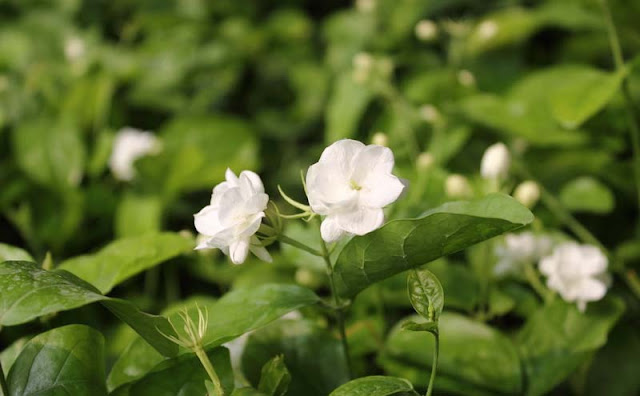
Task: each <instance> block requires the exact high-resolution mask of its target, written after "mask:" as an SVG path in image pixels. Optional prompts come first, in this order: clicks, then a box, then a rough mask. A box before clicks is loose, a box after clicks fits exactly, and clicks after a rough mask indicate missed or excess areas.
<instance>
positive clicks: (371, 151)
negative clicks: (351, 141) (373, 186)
mask: <svg viewBox="0 0 640 396" xmlns="http://www.w3.org/2000/svg"><path fill="white" fill-rule="evenodd" d="M352 161H353V170H354V172H353V174H352V176H351V177H352V178H353V179H354V180H355V181H361V182H363V183H364V179H365V178H366V177H367V175H368V174H369V173H374V174H379V173H391V170H393V164H394V159H393V152H392V151H391V149H389V148H388V147H382V146H376V145H373V144H372V145H369V146H366V147H365V148H364V149H363V150H361V151H360V152H359V153H358V155H356V156H355V157H353V158H352Z"/></svg>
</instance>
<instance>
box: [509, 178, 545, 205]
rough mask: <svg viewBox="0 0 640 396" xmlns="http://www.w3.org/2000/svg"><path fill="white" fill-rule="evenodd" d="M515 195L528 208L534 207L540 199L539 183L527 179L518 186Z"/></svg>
mask: <svg viewBox="0 0 640 396" xmlns="http://www.w3.org/2000/svg"><path fill="white" fill-rule="evenodd" d="M513 197H514V198H515V199H517V200H518V202H520V203H521V204H523V205H524V206H526V207H527V208H533V207H534V206H535V204H536V203H537V202H538V200H539V199H540V187H539V186H538V183H536V182H534V181H532V180H527V181H525V182H522V183H520V185H518V187H516V190H515V191H514V192H513Z"/></svg>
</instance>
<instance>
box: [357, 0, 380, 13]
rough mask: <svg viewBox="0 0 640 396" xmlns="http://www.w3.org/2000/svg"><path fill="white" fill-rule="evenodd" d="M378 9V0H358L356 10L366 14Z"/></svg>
mask: <svg viewBox="0 0 640 396" xmlns="http://www.w3.org/2000/svg"><path fill="white" fill-rule="evenodd" d="M375 9H376V0H356V10H358V11H360V12H363V13H366V12H371V11H373V10H375Z"/></svg>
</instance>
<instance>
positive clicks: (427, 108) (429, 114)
mask: <svg viewBox="0 0 640 396" xmlns="http://www.w3.org/2000/svg"><path fill="white" fill-rule="evenodd" d="M418 114H419V115H420V118H422V119H423V120H424V121H426V122H428V123H430V124H435V123H436V122H438V121H440V119H441V117H442V116H441V114H440V111H438V109H437V108H436V107H435V106H434V105H431V104H425V105H422V106H420V108H419V109H418Z"/></svg>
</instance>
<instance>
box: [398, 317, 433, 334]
mask: <svg viewBox="0 0 640 396" xmlns="http://www.w3.org/2000/svg"><path fill="white" fill-rule="evenodd" d="M402 328H403V329H404V330H410V331H426V332H429V333H433V332H435V331H438V324H437V323H436V322H424V323H416V322H414V321H412V320H408V321H406V322H404V323H403V324H402Z"/></svg>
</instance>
